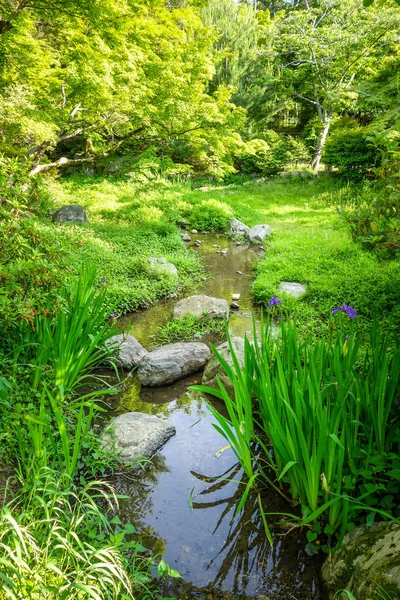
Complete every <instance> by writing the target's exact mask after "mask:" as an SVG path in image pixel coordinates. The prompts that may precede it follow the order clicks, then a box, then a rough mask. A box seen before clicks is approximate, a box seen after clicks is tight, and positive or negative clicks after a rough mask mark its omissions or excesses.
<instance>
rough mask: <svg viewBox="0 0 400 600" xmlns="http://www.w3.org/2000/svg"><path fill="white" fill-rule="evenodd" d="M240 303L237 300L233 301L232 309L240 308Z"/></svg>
mask: <svg viewBox="0 0 400 600" xmlns="http://www.w3.org/2000/svg"><path fill="white" fill-rule="evenodd" d="M239 308H240V307H239V304H238V303H237V302H231V309H232V310H239Z"/></svg>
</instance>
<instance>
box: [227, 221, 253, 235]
mask: <svg viewBox="0 0 400 600" xmlns="http://www.w3.org/2000/svg"><path fill="white" fill-rule="evenodd" d="M230 226H231V234H232V235H246V233H247V232H248V231H250V227H249V226H248V225H245V224H244V223H242V221H239V219H231V220H230Z"/></svg>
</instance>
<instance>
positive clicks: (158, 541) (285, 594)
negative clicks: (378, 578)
mask: <svg viewBox="0 0 400 600" xmlns="http://www.w3.org/2000/svg"><path fill="white" fill-rule="evenodd" d="M183 396H184V397H182V396H181V397H180V398H179V400H177V401H175V402H172V403H170V404H167V405H165V404H163V405H155V404H150V405H149V406H150V407H151V410H156V411H160V412H157V414H159V416H161V417H162V418H165V417H168V419H169V421H170V422H171V423H173V424H174V425H175V427H176V429H177V434H176V436H174V437H173V438H171V439H170V440H169V442H168V443H167V444H166V446H165V447H164V448H163V450H162V451H161V453H160V454H159V455H158V456H157V457H156V458H155V460H154V461H153V465H152V467H151V468H150V469H149V470H147V471H146V472H145V474H144V476H143V477H142V478H141V482H140V484H138V482H137V480H136V479H135V478H131V479H126V478H121V479H119V480H118V481H117V487H118V491H119V492H120V493H123V494H125V495H126V496H128V499H125V500H123V501H122V504H121V515H120V516H121V518H122V519H123V520H125V521H130V522H132V523H133V524H134V525H135V527H136V528H137V530H138V532H139V534H140V536H141V538H143V543H144V544H145V545H147V547H149V548H151V549H152V550H154V551H159V550H160V548H161V547H162V548H163V550H164V556H165V559H166V560H167V562H169V563H170V564H171V566H172V567H174V568H176V569H178V570H179V571H180V573H181V574H182V576H183V578H184V580H185V582H184V583H183V582H176V581H171V582H169V583H168V585H167V587H166V588H165V589H164V590H163V593H164V594H166V595H167V596H171V595H175V594H178V597H179V598H181V597H182V598H183V597H186V595H190V596H192V595H205V596H207V597H208V596H209V594H211V596H212V597H213V596H215V594H217V591H218V590H222V591H225V592H230V593H234V594H235V595H236V597H239V596H240V597H244V596H252V597H254V596H259V595H266V596H267V597H268V598H271V600H272V598H289V597H290V596H289V594H293V595H294V596H296V597H297V598H299V599H302V598H304V599H305V598H307V600H311V599H312V598H318V597H319V595H318V591H317V585H318V578H317V565H316V563H315V559H310V558H309V557H307V556H306V555H305V553H304V545H305V540H303V539H300V538H299V537H296V534H291V535H290V536H282V535H281V534H282V531H280V530H279V529H277V530H276V531H274V544H273V546H272V547H270V546H269V544H268V542H267V540H266V536H265V532H264V529H263V524H262V520H261V516H260V513H259V507H258V502H257V498H255V497H250V498H249V500H248V502H247V503H246V505H245V507H244V508H243V509H242V510H241V511H240V513H239V514H237V507H238V504H239V502H240V498H241V494H242V492H243V490H244V487H245V484H246V480H245V476H244V474H243V473H242V471H241V469H240V467H239V465H238V464H237V462H236V459H235V456H234V454H233V452H232V451H231V450H230V449H228V450H225V451H224V452H222V453H221V454H220V455H219V458H217V456H218V450H220V449H221V447H222V446H223V445H224V441H223V440H222V439H221V438H220V436H219V434H218V433H217V432H216V431H215V429H214V428H213V426H212V423H213V417H212V415H211V414H210V411H209V409H208V406H207V404H206V403H205V402H204V401H203V400H202V399H201V397H200V396H199V395H196V396H192V393H191V392H190V393H188V394H184V395H183ZM216 454H217V456H216ZM190 497H192V502H190V500H189V499H190ZM264 501H265V506H266V509H267V510H269V511H271V512H275V511H279V510H287V508H288V507H287V506H283V505H282V502H283V500H282V498H281V496H279V495H277V494H276V493H275V492H273V491H271V492H269V493H268V495H267V496H266V497H265V499H264ZM205 590H207V591H205ZM203 592H204V593H203ZM218 593H219V592H218ZM217 596H218V594H217Z"/></svg>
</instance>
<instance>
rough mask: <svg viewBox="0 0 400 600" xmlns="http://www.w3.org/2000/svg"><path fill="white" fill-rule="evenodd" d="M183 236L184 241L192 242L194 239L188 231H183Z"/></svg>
mask: <svg viewBox="0 0 400 600" xmlns="http://www.w3.org/2000/svg"><path fill="white" fill-rule="evenodd" d="M181 238H182V239H183V241H184V242H190V241H191V239H192V238H191V237H190V235H189V234H188V233H181Z"/></svg>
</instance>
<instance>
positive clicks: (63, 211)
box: [52, 204, 89, 223]
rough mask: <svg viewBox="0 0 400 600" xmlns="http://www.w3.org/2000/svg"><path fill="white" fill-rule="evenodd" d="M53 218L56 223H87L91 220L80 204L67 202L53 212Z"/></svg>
mask: <svg viewBox="0 0 400 600" xmlns="http://www.w3.org/2000/svg"><path fill="white" fill-rule="evenodd" d="M52 219H53V221H54V222H55V223H86V222H87V221H89V219H88V216H87V214H86V211H85V209H84V208H83V206H80V204H65V206H62V207H61V208H59V209H58V210H56V212H55V213H53V216H52Z"/></svg>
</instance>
